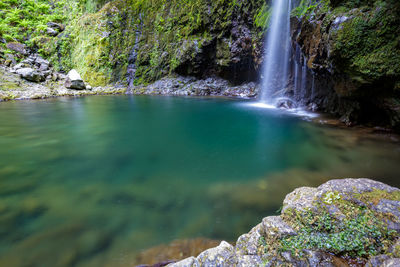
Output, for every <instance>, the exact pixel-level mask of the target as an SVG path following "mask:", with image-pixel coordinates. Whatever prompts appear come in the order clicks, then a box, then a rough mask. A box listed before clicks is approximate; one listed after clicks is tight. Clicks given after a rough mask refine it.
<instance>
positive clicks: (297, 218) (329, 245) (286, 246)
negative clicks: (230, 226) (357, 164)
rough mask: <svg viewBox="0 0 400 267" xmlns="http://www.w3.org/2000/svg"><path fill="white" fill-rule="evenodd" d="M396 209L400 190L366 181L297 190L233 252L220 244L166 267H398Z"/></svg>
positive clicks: (344, 181)
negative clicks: (279, 213) (279, 209)
mask: <svg viewBox="0 0 400 267" xmlns="http://www.w3.org/2000/svg"><path fill="white" fill-rule="evenodd" d="M399 209H400V190H399V189H397V188H394V187H391V186H388V185H386V184H383V183H381V182H377V181H373V180H370V179H339V180H330V181H328V182H327V183H324V184H322V185H321V186H319V187H317V188H311V187H301V188H298V189H296V190H294V191H293V192H292V193H290V194H288V195H287V196H286V198H285V200H284V202H283V208H282V212H281V215H279V216H269V217H266V218H264V219H263V220H262V222H261V223H260V224H258V225H257V226H255V227H254V228H253V229H252V230H251V231H250V232H249V233H247V234H244V235H242V236H240V237H239V239H238V240H237V242H236V245H235V246H233V245H231V244H229V243H227V242H225V241H222V242H221V244H220V245H219V246H217V247H215V248H211V249H208V250H205V251H203V252H202V253H200V254H199V255H198V256H197V257H190V258H186V259H184V260H182V261H179V262H176V263H171V264H169V265H168V266H170V267H183V266H185V267H186V266H398V265H399V264H400V212H399Z"/></svg>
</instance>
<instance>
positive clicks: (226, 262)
mask: <svg viewBox="0 0 400 267" xmlns="http://www.w3.org/2000/svg"><path fill="white" fill-rule="evenodd" d="M197 260H198V261H199V263H200V264H201V266H233V265H234V264H235V263H236V255H235V248H234V247H233V246H232V245H231V244H229V243H227V242H225V241H222V242H221V244H220V245H219V246H218V247H215V248H210V249H207V250H206V251H203V252H202V253H200V255H199V256H198V257H197Z"/></svg>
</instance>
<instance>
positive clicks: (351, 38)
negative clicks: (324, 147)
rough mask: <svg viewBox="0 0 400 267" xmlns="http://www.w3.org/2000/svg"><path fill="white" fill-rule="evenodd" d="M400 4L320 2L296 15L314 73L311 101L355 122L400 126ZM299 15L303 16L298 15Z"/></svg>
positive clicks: (296, 31)
mask: <svg viewBox="0 0 400 267" xmlns="http://www.w3.org/2000/svg"><path fill="white" fill-rule="evenodd" d="M398 14H400V2H398V1H394V0H387V1H381V0H370V1H340V0H332V1H327V0H322V1H317V2H315V4H314V5H311V7H309V8H308V10H307V11H306V12H304V13H302V14H301V15H302V16H298V17H292V37H293V41H294V42H295V43H297V44H298V45H300V47H301V50H302V52H303V54H304V55H305V57H306V60H307V66H308V68H310V69H311V70H312V72H313V74H314V78H315V89H316V94H315V95H314V98H313V99H310V102H313V103H316V104H318V105H319V107H320V108H321V109H323V110H326V111H329V112H333V113H337V114H339V115H341V116H343V117H342V118H343V120H344V121H346V122H348V123H352V122H361V123H362V122H370V121H373V122H375V123H379V124H381V125H382V126H389V127H394V128H398V129H399V127H400V102H399V99H400V91H399V84H400V27H399V25H400V17H399V16H398ZM297 15H299V14H297Z"/></svg>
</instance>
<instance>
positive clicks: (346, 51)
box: [334, 1, 400, 79]
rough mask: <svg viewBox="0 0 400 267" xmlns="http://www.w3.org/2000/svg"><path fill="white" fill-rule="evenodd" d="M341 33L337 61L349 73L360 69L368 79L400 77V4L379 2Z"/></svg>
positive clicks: (335, 46) (338, 40) (353, 20)
mask: <svg viewBox="0 0 400 267" xmlns="http://www.w3.org/2000/svg"><path fill="white" fill-rule="evenodd" d="M365 9H366V10H365V11H364V12H358V13H357V14H356V15H357V16H356V17H354V19H351V20H349V21H348V22H346V23H344V25H343V28H342V29H340V30H339V31H338V33H337V41H336V42H335V45H334V52H335V57H336V58H337V62H338V63H340V62H341V65H342V66H343V65H346V68H347V71H348V72H352V69H356V70H357V71H358V72H360V73H361V74H362V75H363V77H364V79H378V78H380V77H382V76H388V77H397V78H399V77H400V64H399V62H400V53H399V52H400V47H399V43H400V28H399V26H398V25H400V18H399V16H398V12H399V11H400V3H399V2H397V3H391V2H390V1H388V2H383V1H376V2H375V3H374V5H373V6H371V9H368V7H365Z"/></svg>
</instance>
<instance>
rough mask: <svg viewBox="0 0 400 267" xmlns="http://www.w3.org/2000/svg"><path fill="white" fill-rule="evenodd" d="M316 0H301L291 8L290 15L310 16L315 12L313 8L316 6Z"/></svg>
mask: <svg viewBox="0 0 400 267" xmlns="http://www.w3.org/2000/svg"><path fill="white" fill-rule="evenodd" d="M318 2H319V1H317V0H311V2H310V1H309V0H301V1H300V4H299V5H298V6H297V7H296V8H294V9H293V10H292V16H296V17H303V16H306V17H307V18H310V17H311V16H312V15H314V13H315V9H316V8H317V6H318Z"/></svg>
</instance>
